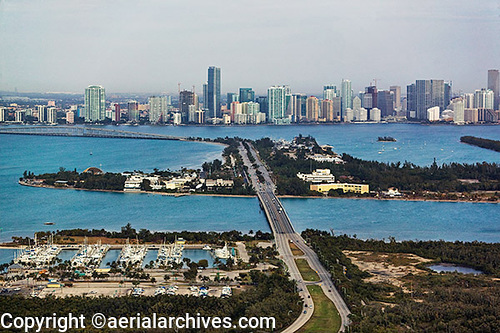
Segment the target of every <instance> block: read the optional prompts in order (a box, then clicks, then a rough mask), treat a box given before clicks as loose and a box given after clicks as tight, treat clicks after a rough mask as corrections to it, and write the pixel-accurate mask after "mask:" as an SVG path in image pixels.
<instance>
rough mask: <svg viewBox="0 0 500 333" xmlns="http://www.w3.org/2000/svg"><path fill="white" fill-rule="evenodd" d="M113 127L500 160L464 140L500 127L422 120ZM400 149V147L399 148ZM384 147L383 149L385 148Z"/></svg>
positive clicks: (440, 159) (395, 154)
mask: <svg viewBox="0 0 500 333" xmlns="http://www.w3.org/2000/svg"><path fill="white" fill-rule="evenodd" d="M106 128H109V129H120V130H131V129H132V130H134V131H135V130H137V131H142V132H149V133H158V134H168V135H175V136H193V137H203V138H217V137H225V136H229V137H234V136H239V137H242V138H250V139H260V138H262V137H271V138H273V139H285V140H291V139H292V138H293V137H294V136H297V135H299V133H300V134H302V135H312V136H313V137H315V138H316V139H317V140H318V142H319V144H329V145H332V146H333V147H334V151H335V152H337V153H348V154H351V155H353V156H355V157H359V158H363V159H368V160H377V161H382V162H397V161H401V162H404V161H405V160H407V161H410V162H413V163H415V164H419V165H429V164H431V163H432V162H433V160H434V158H435V159H436V162H437V163H439V164H442V163H450V162H460V163H475V162H482V161H487V162H500V155H499V154H498V153H497V152H494V151H490V150H486V149H482V148H478V147H474V146H470V145H466V144H463V143H460V137H461V136H464V135H472V136H479V137H484V138H488V139H493V140H500V126H451V125H432V126H428V125H420V124H338V125H291V126H273V125H266V126H137V127H133V128H131V127H130V126H118V127H117V126H107V127H106ZM379 136H392V137H394V138H395V139H396V140H397V142H395V143H387V142H386V143H383V142H377V138H378V137H379ZM394 148H397V149H394ZM379 152H381V153H379Z"/></svg>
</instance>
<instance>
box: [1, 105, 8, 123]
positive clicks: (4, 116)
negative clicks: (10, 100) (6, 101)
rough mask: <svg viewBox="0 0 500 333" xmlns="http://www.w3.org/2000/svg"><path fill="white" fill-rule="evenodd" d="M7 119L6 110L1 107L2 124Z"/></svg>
mask: <svg viewBox="0 0 500 333" xmlns="http://www.w3.org/2000/svg"><path fill="white" fill-rule="evenodd" d="M5 118H7V117H6V111H5V108H2V107H0V122H4V121H5Z"/></svg>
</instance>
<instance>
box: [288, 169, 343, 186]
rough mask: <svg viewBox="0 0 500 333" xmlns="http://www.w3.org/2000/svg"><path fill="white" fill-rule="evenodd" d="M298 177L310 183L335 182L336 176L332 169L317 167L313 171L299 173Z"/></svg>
mask: <svg viewBox="0 0 500 333" xmlns="http://www.w3.org/2000/svg"><path fill="white" fill-rule="evenodd" d="M297 177H298V178H300V179H302V180H303V181H305V182H308V183H333V182H334V181H335V176H334V175H332V174H331V171H330V169H316V170H315V171H313V173H309V174H308V173H300V172H299V173H298V174H297Z"/></svg>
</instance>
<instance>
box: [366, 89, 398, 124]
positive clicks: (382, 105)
mask: <svg viewBox="0 0 500 333" xmlns="http://www.w3.org/2000/svg"><path fill="white" fill-rule="evenodd" d="M377 108H378V109H380V113H381V116H382V117H387V116H392V115H393V114H394V92H392V91H391V90H379V91H378V92H377ZM370 119H371V116H370Z"/></svg>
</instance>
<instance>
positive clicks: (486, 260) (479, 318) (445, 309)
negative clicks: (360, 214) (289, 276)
mask: <svg viewBox="0 0 500 333" xmlns="http://www.w3.org/2000/svg"><path fill="white" fill-rule="evenodd" d="M302 236H303V237H304V238H305V239H306V240H307V241H308V243H309V244H311V246H312V248H313V249H314V250H315V251H316V253H317V254H318V257H319V259H320V260H321V262H322V263H323V265H324V266H325V267H327V268H328V269H329V271H330V273H331V274H332V279H333V281H334V283H335V286H336V288H337V289H338V290H339V292H340V293H341V295H342V296H343V298H344V300H345V301H346V303H347V305H348V306H349V308H350V310H351V312H352V314H351V320H352V325H351V332H407V331H408V332H498V331H499V330H500V320H499V319H498V318H500V307H498V306H497V305H498V304H499V302H500V285H499V284H498V282H497V281H495V280H494V278H493V277H492V275H491V274H495V275H497V276H498V260H499V258H500V256H499V255H498V253H499V252H498V251H499V248H500V244H486V243H478V242H473V243H461V242H455V243H452V242H444V241H439V242H432V241H428V242H413V241H408V242H401V243H399V242H396V241H395V240H394V239H390V241H389V242H385V241H374V240H368V241H363V240H359V239H354V238H349V237H347V236H345V235H344V236H337V237H334V236H331V235H329V234H328V233H326V232H323V231H316V230H306V231H304V232H303V233H302ZM342 250H367V251H380V252H389V253H391V252H396V251H400V252H406V253H414V254H417V255H422V256H424V257H425V256H427V257H428V258H429V257H430V258H434V259H436V261H438V262H440V261H443V260H446V261H447V262H449V261H450V260H454V259H455V260H456V261H455V262H456V263H465V262H466V264H467V265H468V266H471V267H477V268H480V269H483V270H485V272H486V273H489V274H490V275H488V274H483V275H478V276H473V275H464V274H458V273H454V274H438V273H430V272H429V273H425V274H420V275H412V274H408V275H406V276H404V277H403V278H402V279H401V282H402V284H403V285H402V286H401V287H398V286H394V285H390V284H383V283H369V282H366V281H365V280H364V279H365V278H367V277H370V274H369V273H367V272H363V271H361V270H359V268H358V267H357V266H356V265H354V264H352V262H351V260H350V259H348V258H347V257H346V256H345V255H344V254H343V253H342ZM488 252H490V253H491V255H489V254H488ZM488 267H489V268H490V269H489V270H488Z"/></svg>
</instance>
